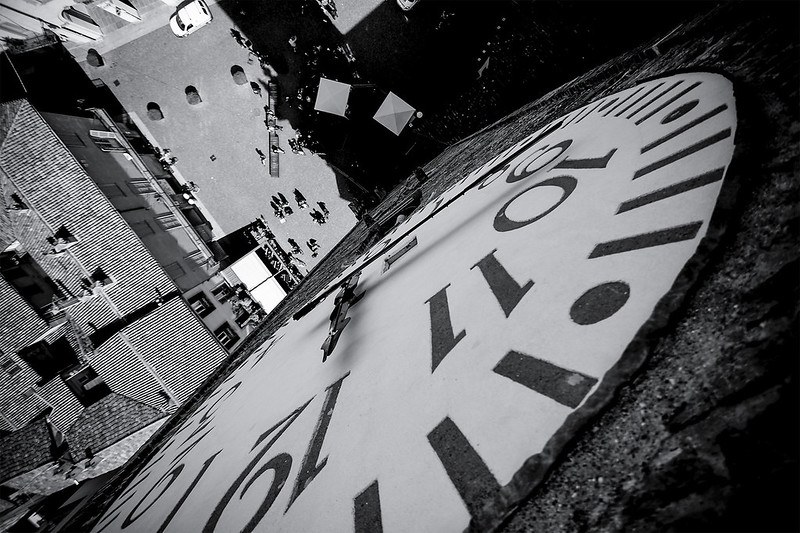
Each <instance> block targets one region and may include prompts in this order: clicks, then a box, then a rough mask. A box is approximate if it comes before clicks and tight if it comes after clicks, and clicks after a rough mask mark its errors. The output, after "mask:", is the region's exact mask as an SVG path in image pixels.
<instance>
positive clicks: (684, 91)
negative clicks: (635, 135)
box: [636, 81, 702, 126]
mask: <svg viewBox="0 0 800 533" xmlns="http://www.w3.org/2000/svg"><path fill="white" fill-rule="evenodd" d="M701 83H702V82H700V81H696V82H694V83H693V84H691V85H690V86H688V87H687V88H685V89H684V90H682V91H681V92H679V93H678V94H676V95H675V96H673V97H672V98H670V99H669V100H667V101H666V102H664V103H663V104H661V105H660V106H658V107H657V108H655V109H653V110H652V111H650V112H649V113H648V114H646V115H645V116H643V117H642V118H640V119H639V120H637V121H636V125H637V126H638V125H640V124H641V123H642V122H644V121H645V120H647V119H648V118H650V117H652V116H653V115H655V114H656V113H658V112H659V111H661V110H662V109H664V108H665V107H667V106H668V105H669V104H671V103H672V102H674V101H675V100H677V99H678V98H680V97H682V96H684V95H685V94H687V93H688V92H689V91H691V90H692V89H694V88H695V87H697V86H698V85H700V84H701Z"/></svg>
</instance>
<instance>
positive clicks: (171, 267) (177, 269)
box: [164, 261, 186, 279]
mask: <svg viewBox="0 0 800 533" xmlns="http://www.w3.org/2000/svg"><path fill="white" fill-rule="evenodd" d="M164 270H166V271H167V274H168V275H169V277H171V278H172V279H178V278H179V277H181V276H183V275H184V274H186V271H185V270H184V269H183V267H182V266H181V265H180V263H178V262H177V261H176V262H174V263H170V264H168V265H167V266H165V267H164Z"/></svg>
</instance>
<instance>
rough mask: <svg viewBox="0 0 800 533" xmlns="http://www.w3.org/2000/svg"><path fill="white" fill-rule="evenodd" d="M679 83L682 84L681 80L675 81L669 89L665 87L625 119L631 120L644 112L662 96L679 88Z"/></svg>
mask: <svg viewBox="0 0 800 533" xmlns="http://www.w3.org/2000/svg"><path fill="white" fill-rule="evenodd" d="M681 83H683V80H678V81H676V82H675V83H673V84H672V85H670V86H669V87H667V88H666V89H664V90H663V91H661V92H660V93H658V95H656V96H654V97H653V98H651V99H650V100H648V101H647V102H646V103H644V104H642V105H641V106H640V107H639V108H638V109H637V110H636V111H634V112H632V113H631V114H630V115H628V116H627V117H625V118H632V117H634V116H636V115H637V114H638V113H640V112H642V111H644V110H645V109H647V108H648V107H649V106H650V105H651V104H652V103H653V102H655V101H656V100H658V99H659V98H661V97H662V96H664V95H665V94H667V93H668V92H670V91H671V90H672V89H674V88H675V87H677V86H679V85H680V84H681Z"/></svg>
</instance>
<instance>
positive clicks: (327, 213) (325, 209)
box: [317, 202, 331, 220]
mask: <svg viewBox="0 0 800 533" xmlns="http://www.w3.org/2000/svg"><path fill="white" fill-rule="evenodd" d="M317 205H318V206H319V208H320V209H321V210H322V215H323V216H324V217H325V220H328V217H329V216H330V214H331V213H330V211H328V207H327V206H326V205H325V202H317Z"/></svg>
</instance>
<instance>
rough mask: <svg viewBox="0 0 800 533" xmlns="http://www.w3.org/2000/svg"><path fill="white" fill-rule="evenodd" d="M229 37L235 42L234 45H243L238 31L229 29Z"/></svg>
mask: <svg viewBox="0 0 800 533" xmlns="http://www.w3.org/2000/svg"><path fill="white" fill-rule="evenodd" d="M231 37H233V40H234V41H236V44H238V45H239V46H243V45H244V41H243V39H242V34H241V33H239V31H238V30H236V29H234V28H231Z"/></svg>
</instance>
